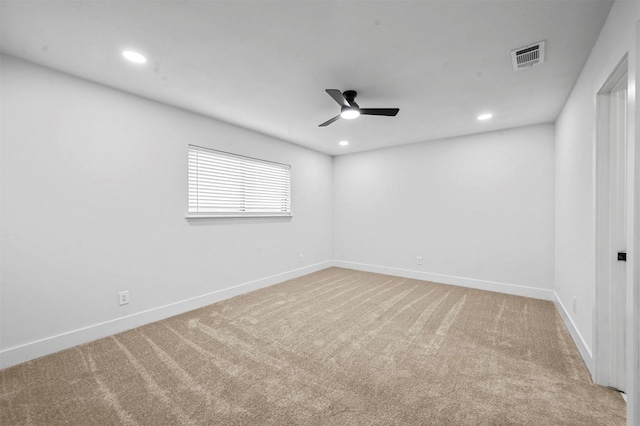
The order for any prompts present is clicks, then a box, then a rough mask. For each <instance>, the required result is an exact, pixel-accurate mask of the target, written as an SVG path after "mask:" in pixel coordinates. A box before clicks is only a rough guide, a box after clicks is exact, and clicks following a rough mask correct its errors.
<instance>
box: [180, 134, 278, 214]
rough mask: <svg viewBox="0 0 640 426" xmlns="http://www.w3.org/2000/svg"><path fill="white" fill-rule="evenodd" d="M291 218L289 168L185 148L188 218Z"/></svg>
mask: <svg viewBox="0 0 640 426" xmlns="http://www.w3.org/2000/svg"><path fill="white" fill-rule="evenodd" d="M234 216H291V166H289V165H286V164H279V163H272V162H269V161H263V160H258V159H255V158H250V157H243V156H241V155H235V154H229V153H226V152H222V151H216V150H213V149H208V148H203V147H199V146H195V145H189V212H188V217H234Z"/></svg>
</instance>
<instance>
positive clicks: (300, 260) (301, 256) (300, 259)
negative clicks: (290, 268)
mask: <svg viewBox="0 0 640 426" xmlns="http://www.w3.org/2000/svg"><path fill="white" fill-rule="evenodd" d="M303 260H304V256H303V255H300V256H299V257H298V262H300V263H302V261H303Z"/></svg>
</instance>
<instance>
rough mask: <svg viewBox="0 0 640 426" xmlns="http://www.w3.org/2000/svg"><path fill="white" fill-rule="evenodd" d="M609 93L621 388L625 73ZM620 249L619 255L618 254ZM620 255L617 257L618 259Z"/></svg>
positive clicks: (614, 379)
mask: <svg viewBox="0 0 640 426" xmlns="http://www.w3.org/2000/svg"><path fill="white" fill-rule="evenodd" d="M623 77H624V78H622V79H621V80H620V81H619V82H618V83H617V84H616V85H615V86H614V87H613V89H612V90H611V93H610V94H609V101H610V105H609V112H610V121H609V123H610V131H611V136H610V144H611V146H610V149H611V151H610V157H609V158H610V162H611V163H610V164H611V168H610V184H611V187H610V194H611V214H610V218H611V223H610V226H611V228H610V241H611V243H610V246H609V247H610V249H613V250H612V252H611V263H612V265H611V301H612V307H611V308H612V314H613V316H612V319H613V324H612V325H613V329H612V336H611V338H612V342H611V343H612V348H611V349H612V371H611V373H612V374H611V384H610V386H612V387H614V388H616V389H619V390H622V391H624V390H625V389H626V387H625V376H626V309H625V308H626V279H627V275H626V267H627V263H626V261H624V260H621V259H622V257H624V256H626V251H627V243H626V235H627V232H626V212H627V208H626V196H627V191H626V188H627V185H626V181H627V132H626V129H627V121H626V117H627V76H626V74H625V75H624V76H623ZM619 253H620V255H619ZM619 258H620V259H619Z"/></svg>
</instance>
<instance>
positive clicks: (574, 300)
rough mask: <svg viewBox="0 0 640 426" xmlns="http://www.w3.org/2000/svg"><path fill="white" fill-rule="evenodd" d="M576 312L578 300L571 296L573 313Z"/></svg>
mask: <svg viewBox="0 0 640 426" xmlns="http://www.w3.org/2000/svg"><path fill="white" fill-rule="evenodd" d="M576 312H578V298H577V297H576V296H573V313H576Z"/></svg>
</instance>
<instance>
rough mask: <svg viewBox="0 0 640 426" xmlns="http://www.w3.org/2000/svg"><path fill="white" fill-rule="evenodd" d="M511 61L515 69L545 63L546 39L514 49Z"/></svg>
mask: <svg viewBox="0 0 640 426" xmlns="http://www.w3.org/2000/svg"><path fill="white" fill-rule="evenodd" d="M511 63H512V64H513V70H514V71H518V70H521V69H523V68H527V67H532V66H534V65H538V64H542V63H544V41H540V42H538V43H535V44H531V45H529V46H525V47H521V48H520V49H516V50H512V51H511Z"/></svg>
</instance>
